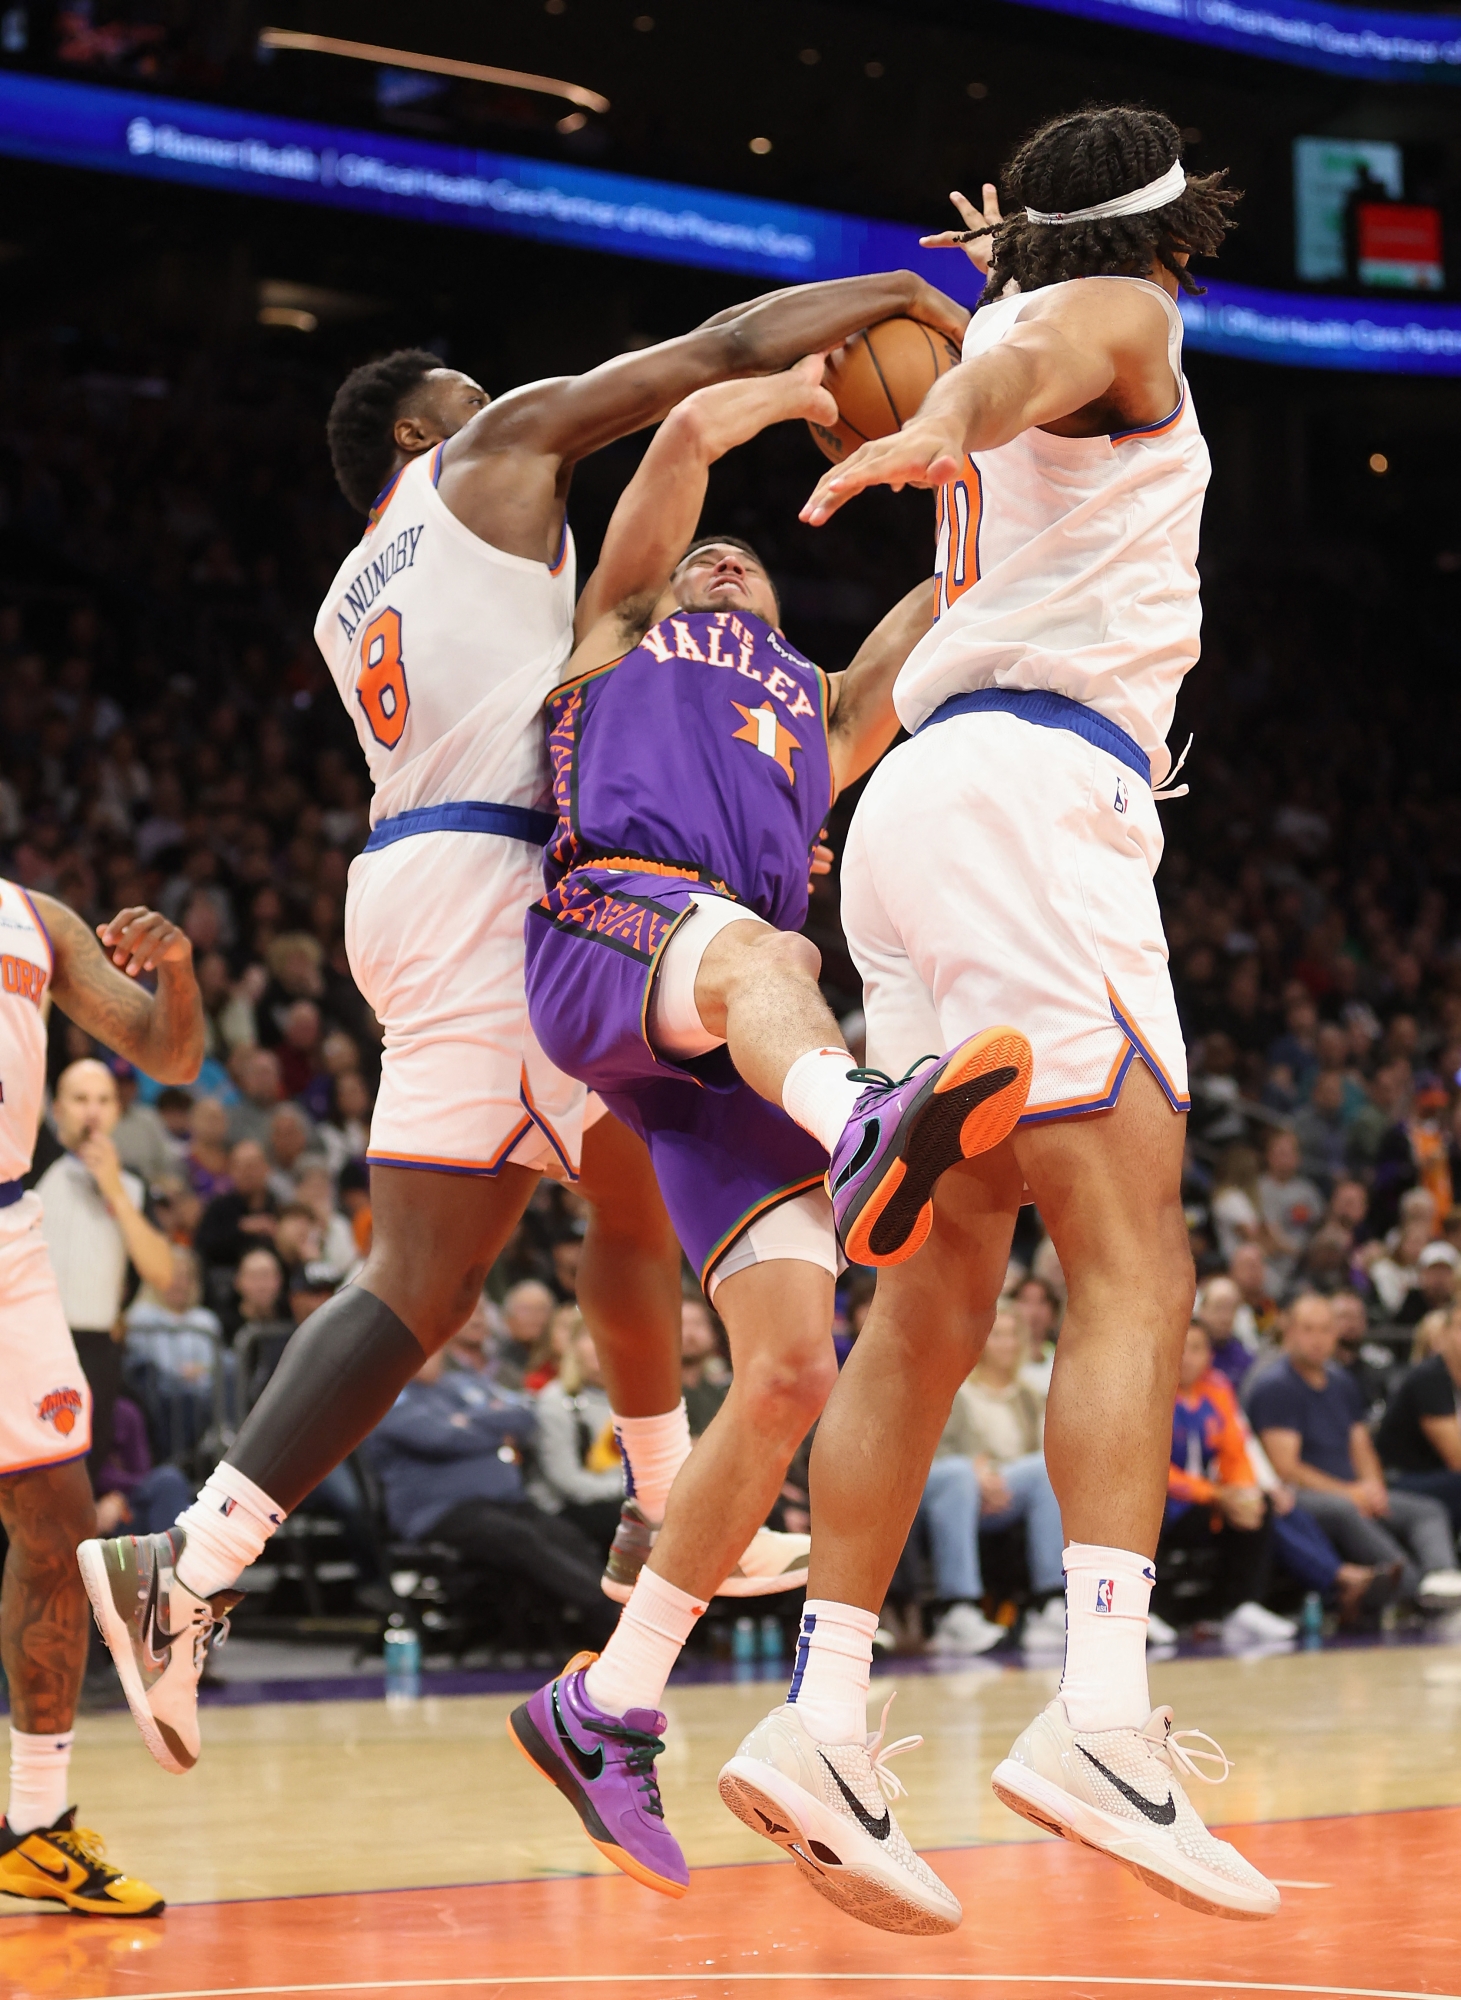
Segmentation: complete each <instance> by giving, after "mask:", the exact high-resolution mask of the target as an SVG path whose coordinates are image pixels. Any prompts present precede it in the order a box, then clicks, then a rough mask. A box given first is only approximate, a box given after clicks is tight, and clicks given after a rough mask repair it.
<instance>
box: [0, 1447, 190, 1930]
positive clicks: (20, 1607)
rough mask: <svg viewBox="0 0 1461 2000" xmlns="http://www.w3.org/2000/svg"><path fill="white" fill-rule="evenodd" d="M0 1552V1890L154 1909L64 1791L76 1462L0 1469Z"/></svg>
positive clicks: (154, 1897)
mask: <svg viewBox="0 0 1461 2000" xmlns="http://www.w3.org/2000/svg"><path fill="white" fill-rule="evenodd" d="M0 1522H3V1523H4V1527H5V1534H6V1537H7V1539H8V1541H9V1544H10V1546H9V1549H8V1551H7V1552H6V1557H5V1580H4V1584H3V1586H0V1659H3V1661H4V1665H5V1678H6V1680H7V1681H8V1683H9V1686H10V1760H11V1761H10V1798H9V1803H8V1807H7V1811H6V1816H5V1820H4V1821H3V1823H0V1893H3V1894H5V1895H11V1896H26V1897H38V1896H39V1897H45V1898H47V1899H48V1900H51V1901H56V1902H60V1903H62V1904H64V1905H65V1907H67V1908H68V1909H71V1910H74V1911H76V1912H77V1913H78V1914H81V1915H95V1916H129V1917H147V1916H155V1915H156V1914H157V1912H158V1911H159V1910H161V1908H162V1898H161V1896H159V1895H158V1893H157V1891H156V1890H155V1889H152V1888H149V1887H148V1885H147V1884H146V1883H145V1882H139V1881H137V1880H135V1879H134V1878H132V1877H130V1876H126V1875H123V1874H122V1873H121V1872H120V1870H118V1869H115V1868H111V1867H108V1866H107V1864H106V1863H105V1862H104V1861H102V1859H101V1857H100V1854H99V1852H98V1850H97V1846H96V1837H95V1835H93V1834H89V1833H87V1832H86V1831H85V1830H84V1829H78V1828H77V1827H76V1825H75V1812H74V1810H73V1809H71V1808H70V1807H68V1804H67V1799H66V1791H67V1779H68V1767H69V1764H70V1757H71V1730H72V1725H73V1724H74V1722H75V1720H76V1701H77V1697H78V1695H79V1694H80V1692H81V1679H82V1675H83V1674H84V1673H85V1671H86V1644H87V1619H86V1591H85V1589H84V1588H83V1587H82V1582H81V1573H80V1571H79V1570H78V1569H77V1567H76V1551H77V1548H78V1547H79V1545H80V1544H81V1542H82V1541H83V1540H84V1539H85V1538H86V1536H87V1535H90V1534H93V1533H95V1530H96V1505H95V1502H94V1501H93V1499H92V1497H91V1481H90V1480H89V1479H88V1478H87V1475H86V1467H85V1465H84V1464H83V1462H82V1461H81V1460H80V1459H71V1460H70V1461H68V1462H67V1463H66V1464H64V1465H53V1466H38V1467H37V1468H36V1469H35V1470H34V1471H31V1472H20V1473H15V1474H12V1475H11V1476H9V1477H8V1478H0Z"/></svg>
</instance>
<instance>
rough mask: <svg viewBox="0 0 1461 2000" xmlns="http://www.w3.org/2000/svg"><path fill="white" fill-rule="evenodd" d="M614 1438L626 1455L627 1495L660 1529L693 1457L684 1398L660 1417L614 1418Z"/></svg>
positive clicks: (646, 1517) (625, 1477) (647, 1518)
mask: <svg viewBox="0 0 1461 2000" xmlns="http://www.w3.org/2000/svg"><path fill="white" fill-rule="evenodd" d="M614 1435H615V1437H616V1438H617V1439H618V1440H619V1449H620V1451H621V1452H622V1453H623V1454H624V1492H625V1495H626V1496H627V1498H629V1499H630V1500H637V1501H638V1502H639V1505H640V1507H641V1509H642V1510H643V1513H644V1516H645V1519H646V1520H649V1521H652V1522H653V1523H654V1525H655V1526H656V1527H658V1526H659V1524H660V1523H661V1522H662V1521H663V1520H664V1518H665V1502H666V1500H668V1499H669V1497H670V1488H671V1487H672V1486H673V1485H674V1483H675V1474H676V1473H677V1472H678V1471H679V1469H680V1467H681V1466H682V1465H683V1464H684V1463H685V1460H686V1459H687V1458H688V1457H689V1456H690V1418H689V1416H688V1414H687V1413H686V1410H685V1399H684V1397H683V1396H682V1397H681V1398H680V1401H679V1402H678V1403H677V1404H676V1406H675V1408H674V1409H673V1410H666V1411H665V1413H664V1415H663V1416H661V1417H615V1418H614Z"/></svg>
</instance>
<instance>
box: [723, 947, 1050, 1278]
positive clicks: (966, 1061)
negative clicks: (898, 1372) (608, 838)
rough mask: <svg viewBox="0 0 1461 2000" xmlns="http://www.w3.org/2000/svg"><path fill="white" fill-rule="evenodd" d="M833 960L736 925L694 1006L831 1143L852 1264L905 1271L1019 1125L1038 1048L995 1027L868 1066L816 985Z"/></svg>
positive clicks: (775, 1099) (831, 1175) (756, 1083)
mask: <svg viewBox="0 0 1461 2000" xmlns="http://www.w3.org/2000/svg"><path fill="white" fill-rule="evenodd" d="M821 963H822V961H821V954H820V953H819V952H818V950H817V948H816V946H815V945H814V944H812V943H811V941H810V940H809V939H807V938H804V937H801V936H798V935H795V934H793V933H790V932H784V931H776V930H773V929H771V927H770V926H769V925H767V924H759V923H753V922H743V923H733V924H727V925H726V927H725V928H724V929H723V930H722V931H720V932H719V933H718V934H717V936H716V937H715V938H714V939H713V940H712V942H711V943H710V944H709V946H707V948H706V951H705V954H704V956H703V958H702V959H701V961H700V968H699V972H698V974H697V977H696V980H695V1005H696V1008H697V1010H698V1011H699V1014H700V1018H701V1020H702V1022H703V1023H704V1025H705V1027H706V1029H707V1030H708V1031H709V1032H710V1033H712V1034H720V1035H724V1036H725V1038H726V1044H727V1047H728V1048H729V1050H730V1055H731V1060H732V1061H733V1062H734V1064H735V1066H736V1068H737V1069H738V1070H739V1071H740V1073H741V1075H742V1076H743V1077H744V1078H745V1080H746V1082H747V1083H749V1084H750V1086H751V1088H752V1089H753V1090H755V1091H758V1092H759V1093H760V1094H761V1096H762V1097H765V1098H769V1099H770V1100H771V1102H772V1103H773V1104H781V1105H784V1107H785V1109H786V1110H787V1112H788V1113H789V1114H790V1116H791V1117H793V1118H794V1119H795V1120H796V1122H797V1123H798V1125H800V1126H802V1127H803V1128H804V1129H805V1130H806V1131H808V1132H811V1133H812V1134H813V1135H814V1136H815V1137H816V1138H818V1139H820V1140H821V1142H822V1144H823V1145H824V1146H825V1147H826V1148H827V1151H828V1154H829V1155H830V1156H831V1166H830V1168H829V1170H828V1176H827V1185H828V1190H829V1192H830V1193H831V1196H832V1204H833V1210H834V1213H835V1216H836V1220H837V1233H838V1235H839V1237H840V1238H841V1240H842V1246H843V1248H844V1250H845V1251H846V1252H847V1255H848V1257H849V1258H850V1259H851V1260H852V1261H853V1262H854V1263H862V1264H877V1265H889V1264H898V1263H902V1262H904V1261H905V1260H906V1259H907V1258H909V1257H911V1256H912V1255H913V1253H914V1251H916V1250H917V1249H918V1247H919V1245H920V1244H921V1243H922V1242H923V1240H924V1238H925V1237H926V1235H927V1234H928V1230H929V1226H930V1224H931V1222H932V1217H933V1209H932V1201H931V1198H932V1194H933V1190H934V1188H935V1186H936V1185H937V1183H938V1181H939V1178H940V1176H941V1175H943V1174H944V1173H946V1172H947V1171H948V1169H949V1168H950V1167H951V1166H954V1165H956V1164H957V1163H958V1162H959V1161H961V1160H965V1159H971V1158H975V1157H977V1156H979V1155H981V1154H983V1153H986V1152H988V1151H989V1150H990V1148H991V1147H994V1146H997V1145H999V1144H1000V1142H1001V1141H1002V1140H1004V1139H1006V1138H1007V1137H1008V1136H1009V1134H1010V1133H1011V1132H1012V1131H1013V1130H1014V1127H1015V1123H1016V1121H1017V1119H1018V1118H1019V1115H1020V1113H1021V1112H1022V1111H1023V1110H1024V1108H1025V1099H1026V1097H1027V1096H1028V1094H1029V1088H1030V1073H1031V1054H1030V1044H1029V1042H1028V1041H1027V1040H1026V1038H1025V1036H1024V1035H1023V1034H1021V1033H1020V1032H1019V1030H1018V1029H1016V1028H1010V1027H1003V1026H999V1025H997V1024H991V1025H990V1027H988V1028H987V1029H985V1030H983V1031H982V1032H981V1033H979V1034H977V1035H972V1036H970V1037H969V1038H968V1040H966V1041H964V1042H961V1043H960V1044H959V1045H958V1047H957V1048H954V1049H951V1050H949V1051H947V1052H946V1053H943V1054H940V1053H939V1051H937V1050H933V1049H930V1050H929V1051H928V1057H929V1059H930V1060H929V1061H928V1062H926V1063H925V1064H915V1065H914V1068H913V1069H912V1070H911V1071H910V1072H909V1073H908V1075H907V1076H905V1077H899V1078H894V1077H888V1076H883V1075H881V1074H880V1073H879V1072H877V1071H870V1070H865V1069H858V1068H855V1067H854V1066H853V1064H852V1060H851V1058H850V1056H849V1055H848V1053H847V1045H846V1043H845V1042H844V1040H843V1038H842V1031H841V1029H840V1028H839V1027H838V1026H837V1023H836V1021H835V1020H834V1019H833V1017H832V1012H831V1009H830V1008H829V1007H828V1005H827V1003H826V1001H825V1000H824V999H823V998H822V995H821V991H820V989H819V988H818V986H817V975H818V973H819V972H820V970H821Z"/></svg>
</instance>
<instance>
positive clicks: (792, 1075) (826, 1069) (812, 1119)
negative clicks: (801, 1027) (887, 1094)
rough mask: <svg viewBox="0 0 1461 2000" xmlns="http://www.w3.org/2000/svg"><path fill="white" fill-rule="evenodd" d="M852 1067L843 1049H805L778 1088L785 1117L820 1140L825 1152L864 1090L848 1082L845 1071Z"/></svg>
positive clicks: (862, 1086)
mask: <svg viewBox="0 0 1461 2000" xmlns="http://www.w3.org/2000/svg"><path fill="white" fill-rule="evenodd" d="M855 1067H856V1065H855V1064H854V1062H853V1060H852V1057H851V1055H850V1054H849V1053H848V1051H847V1050H846V1049H808V1051H807V1053H806V1054H805V1055H804V1056H798V1057H797V1059H796V1061H795V1062H794V1063H793V1064H792V1066H791V1068H790V1069H789V1070H788V1071H787V1072H786V1080H785V1082H784V1083H783V1084H782V1086H781V1102H782V1105H783V1107H784V1108H785V1110H786V1113H787V1116H788V1117H790V1118H794V1119H795V1120H796V1122H797V1124H798V1125H800V1126H801V1128H802V1130H803V1131H804V1132H810V1133H811V1135H812V1137H813V1138H814V1139H820V1140H821V1142H822V1144H823V1145H824V1146H825V1147H826V1148H827V1151H828V1152H829V1153H830V1152H831V1151H832V1149H833V1147H834V1146H835V1145H836V1144H837V1141H838V1140H839V1139H840V1138H841V1137H842V1129H843V1127H844V1126H845V1125H846V1123H847V1121H848V1119H849V1118H850V1117H851V1116H852V1107H853V1106H854V1105H855V1104H856V1102H857V1100H858V1098H859V1097H861V1096H862V1093H863V1092H864V1090H866V1088H867V1085H866V1084H865V1083H850V1082H849V1081H848V1072H849V1071H850V1070H852V1069H854V1068H855Z"/></svg>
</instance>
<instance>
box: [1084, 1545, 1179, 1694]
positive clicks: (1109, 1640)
mask: <svg viewBox="0 0 1461 2000" xmlns="http://www.w3.org/2000/svg"><path fill="white" fill-rule="evenodd" d="M1064 1562H1065V1670H1064V1672H1063V1673H1062V1674H1061V1676H1060V1698H1061V1700H1062V1701H1063V1702H1064V1703H1065V1712H1066V1714H1067V1715H1068V1716H1069V1717H1070V1722H1071V1727H1072V1728H1073V1729H1081V1730H1087V1729H1141V1728H1143V1727H1144V1726H1145V1724H1146V1721H1147V1718H1148V1717H1149V1716H1150V1714H1151V1712H1152V1702H1151V1696H1150V1694H1149V1693H1148V1692H1147V1684H1146V1620H1147V1609H1148V1606H1149V1605H1150V1603H1151V1596H1152V1585H1153V1584H1154V1583H1155V1582H1156V1580H1157V1572H1156V1569H1155V1567H1154V1566H1153V1564H1152V1561H1151V1558H1150V1557H1149V1556H1137V1555H1132V1554H1131V1553H1130V1551H1129V1550H1127V1549H1103V1548H1099V1547H1097V1546H1096V1544H1094V1543H1092V1542H1072V1543H1070V1545H1069V1547H1068V1548H1067V1549H1066V1551H1065V1556H1064Z"/></svg>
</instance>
